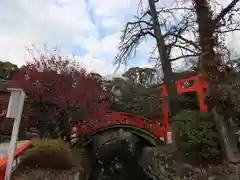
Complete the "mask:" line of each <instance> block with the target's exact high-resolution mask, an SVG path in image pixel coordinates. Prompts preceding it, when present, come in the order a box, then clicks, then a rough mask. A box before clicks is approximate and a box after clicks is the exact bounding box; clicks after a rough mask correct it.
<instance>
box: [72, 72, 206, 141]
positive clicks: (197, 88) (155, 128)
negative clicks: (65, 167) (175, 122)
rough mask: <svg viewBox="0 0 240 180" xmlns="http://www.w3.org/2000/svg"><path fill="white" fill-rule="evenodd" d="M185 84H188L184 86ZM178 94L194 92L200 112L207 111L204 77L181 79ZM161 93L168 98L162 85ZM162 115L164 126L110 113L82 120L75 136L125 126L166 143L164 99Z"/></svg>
mask: <svg viewBox="0 0 240 180" xmlns="http://www.w3.org/2000/svg"><path fill="white" fill-rule="evenodd" d="M186 84H188V85H187V86H186ZM176 86H177V92H178V94H183V93H187V92H196V94H197V98H198V103H199V107H200V110H201V111H203V112H206V111H207V106H206V105H205V103H204V99H205V95H204V92H205V90H206V89H207V88H208V84H207V83H206V82H205V81H204V76H203V75H201V74H199V75H196V76H192V77H189V78H186V79H182V80H180V81H177V82H176ZM158 89H159V90H160V91H161V95H162V97H166V96H168V92H167V87H166V86H165V85H162V86H161V87H159V88H158ZM162 115H163V120H164V124H163V125H160V126H159V123H158V120H148V119H146V118H144V117H141V116H138V115H136V114H130V113H124V112H110V113H107V114H106V118H105V119H103V120H90V121H88V120H82V121H79V122H78V124H77V126H76V136H77V137H83V136H86V135H87V134H89V133H92V132H94V131H96V130H98V129H101V128H104V127H108V126H112V125H117V124H125V125H131V126H134V127H137V128H140V129H144V130H146V131H149V132H150V133H152V134H153V135H154V136H156V137H159V138H160V137H163V138H164V141H165V142H167V140H168V137H167V132H168V128H169V115H168V104H167V100H166V98H163V99H162Z"/></svg>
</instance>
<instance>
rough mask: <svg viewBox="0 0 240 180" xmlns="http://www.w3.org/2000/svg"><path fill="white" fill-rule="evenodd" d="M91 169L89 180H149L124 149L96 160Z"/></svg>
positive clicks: (135, 158)
mask: <svg viewBox="0 0 240 180" xmlns="http://www.w3.org/2000/svg"><path fill="white" fill-rule="evenodd" d="M92 168H93V169H92V173H91V177H90V179H89V180H135V179H136V180H150V178H149V177H148V176H147V175H146V174H144V171H143V169H142V168H141V167H140V166H139V165H138V159H137V157H135V156H134V155H132V153H131V152H130V151H128V150H127V149H126V148H124V147H123V148H120V149H117V150H114V151H111V152H109V153H108V154H107V155H105V156H104V157H102V158H98V159H97V160H96V162H95V163H93V166H92Z"/></svg>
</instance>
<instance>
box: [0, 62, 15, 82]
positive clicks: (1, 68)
mask: <svg viewBox="0 0 240 180" xmlns="http://www.w3.org/2000/svg"><path fill="white" fill-rule="evenodd" d="M17 69H18V67H17V65H15V64H12V63H10V62H2V61H0V79H4V80H8V79H10V78H11V75H12V73H13V72H15V71H16V70H17Z"/></svg>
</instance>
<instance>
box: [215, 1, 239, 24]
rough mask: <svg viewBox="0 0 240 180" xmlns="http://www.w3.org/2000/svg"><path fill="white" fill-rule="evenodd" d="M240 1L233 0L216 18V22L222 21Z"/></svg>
mask: <svg viewBox="0 0 240 180" xmlns="http://www.w3.org/2000/svg"><path fill="white" fill-rule="evenodd" d="M238 2H239V0H232V2H231V3H230V4H229V5H228V6H227V7H226V8H224V9H223V10H222V11H221V12H220V13H219V14H218V15H217V17H216V18H215V19H214V21H215V23H216V24H218V23H219V21H221V20H222V19H223V18H224V17H225V16H226V14H227V13H229V12H230V11H231V10H232V9H233V8H234V6H236V4H237V3H238Z"/></svg>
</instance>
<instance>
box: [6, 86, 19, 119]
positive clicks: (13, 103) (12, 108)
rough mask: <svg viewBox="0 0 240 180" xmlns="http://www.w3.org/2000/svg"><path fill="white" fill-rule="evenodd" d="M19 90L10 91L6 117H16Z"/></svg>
mask: <svg viewBox="0 0 240 180" xmlns="http://www.w3.org/2000/svg"><path fill="white" fill-rule="evenodd" d="M21 93H22V92H21V91H16V90H15V91H11V96H10V99H9V103H8V110H7V115H6V117H7V118H16V117H17V114H18V109H19V108H20V107H19V103H20V98H21Z"/></svg>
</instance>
